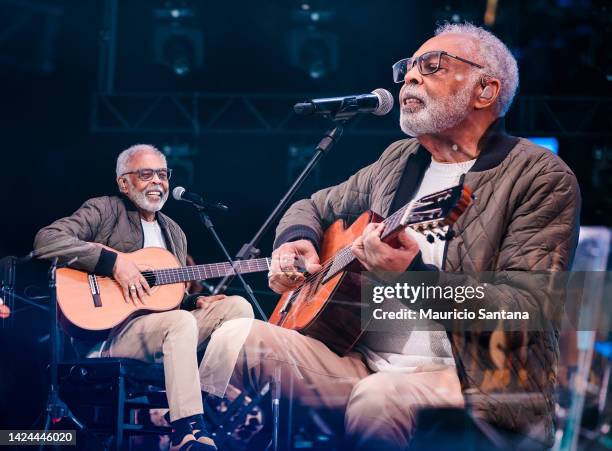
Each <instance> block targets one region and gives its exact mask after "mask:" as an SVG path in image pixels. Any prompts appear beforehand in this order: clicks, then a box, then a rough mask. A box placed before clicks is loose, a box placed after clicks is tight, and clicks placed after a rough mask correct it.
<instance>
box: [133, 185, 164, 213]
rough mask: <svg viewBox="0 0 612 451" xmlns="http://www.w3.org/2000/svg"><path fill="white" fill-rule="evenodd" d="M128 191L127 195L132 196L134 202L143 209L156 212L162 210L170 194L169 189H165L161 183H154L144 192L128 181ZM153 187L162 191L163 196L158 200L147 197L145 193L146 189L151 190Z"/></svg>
mask: <svg viewBox="0 0 612 451" xmlns="http://www.w3.org/2000/svg"><path fill="white" fill-rule="evenodd" d="M127 185H128V192H127V196H128V197H129V198H130V200H131V201H132V202H134V203H135V204H136V206H137V207H139V208H140V209H141V210H144V211H148V212H149V213H155V212H157V211H159V210H161V209H162V208H163V206H164V204H165V203H166V201H167V200H168V195H169V194H170V193H169V192H168V191H164V188H163V187H162V186H161V185H152V186H150V187H147V188H146V189H145V191H144V192H142V191H138V190H137V189H136V188H135V187H134V185H132V183H131V182H130V181H129V179H128V181H127ZM153 188H156V189H159V190H160V191H161V192H162V196H161V198H160V200H159V201H158V202H154V201H151V200H149V199H147V196H146V194H145V192H146V191H149V190H151V189H153Z"/></svg>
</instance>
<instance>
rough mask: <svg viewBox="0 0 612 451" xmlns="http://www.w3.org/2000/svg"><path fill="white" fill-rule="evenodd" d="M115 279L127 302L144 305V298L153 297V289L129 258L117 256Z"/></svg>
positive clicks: (114, 268) (114, 269) (114, 271)
mask: <svg viewBox="0 0 612 451" xmlns="http://www.w3.org/2000/svg"><path fill="white" fill-rule="evenodd" d="M113 278H114V279H115V280H116V281H117V283H118V284H119V285H120V286H121V289H122V290H123V297H124V298H125V302H127V303H129V302H132V303H133V304H134V305H137V304H138V302H140V303H142V304H144V303H145V302H144V297H145V293H146V295H151V288H150V287H149V284H148V283H147V281H146V279H145V278H144V277H143V275H142V274H141V273H140V270H139V269H138V266H136V264H135V263H134V262H133V261H131V260H129V259H128V258H127V257H125V256H123V255H121V254H117V260H115V266H114V267H113Z"/></svg>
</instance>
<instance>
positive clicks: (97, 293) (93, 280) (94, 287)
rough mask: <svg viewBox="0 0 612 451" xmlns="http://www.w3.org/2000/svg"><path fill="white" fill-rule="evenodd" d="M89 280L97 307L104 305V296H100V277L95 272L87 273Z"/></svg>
mask: <svg viewBox="0 0 612 451" xmlns="http://www.w3.org/2000/svg"><path fill="white" fill-rule="evenodd" d="M87 280H88V282H89V290H90V291H91V297H92V298H93V303H94V306H95V307H102V298H100V287H99V286H98V279H97V278H96V276H95V274H87Z"/></svg>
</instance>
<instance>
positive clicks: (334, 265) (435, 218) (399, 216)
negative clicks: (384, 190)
mask: <svg viewBox="0 0 612 451" xmlns="http://www.w3.org/2000/svg"><path fill="white" fill-rule="evenodd" d="M461 192H462V186H461V185H460V186H457V187H454V188H450V189H446V190H442V191H439V192H437V193H433V194H430V195H428V196H425V197H422V198H421V199H419V200H417V201H413V202H409V203H407V204H406V205H404V206H403V207H402V208H400V209H399V210H397V211H396V212H395V213H393V214H392V215H390V216H389V217H388V218H387V219H385V220H384V221H383V222H382V223H383V224H385V230H384V232H383V233H382V235H381V237H380V238H381V240H383V241H384V240H385V239H386V238H388V237H389V236H391V235H392V234H394V233H395V232H397V230H398V229H401V228H403V227H412V228H414V229H417V230H418V228H419V227H423V228H425V227H427V226H428V225H431V224H432V223H436V222H439V221H440V220H443V219H445V216H446V215H447V213H448V211H449V210H450V207H452V205H453V204H454V202H453V201H452V199H453V196H457V194H458V193H461ZM470 195H471V192H470ZM449 201H450V202H451V205H450V206H449V205H447V206H445V204H448V202H449ZM355 259H356V257H355V255H354V254H353V252H352V251H351V248H350V247H345V248H344V249H341V250H340V251H338V252H337V253H336V255H335V256H334V258H333V259H332V261H331V263H330V264H329V269H328V270H327V271H326V274H325V276H324V277H323V283H325V282H327V281H328V280H329V279H331V278H332V277H333V276H335V275H336V274H338V273H339V272H340V271H342V270H343V269H344V268H346V267H347V266H348V265H350V264H351V263H352V262H353V261H355Z"/></svg>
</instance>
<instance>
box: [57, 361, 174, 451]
mask: <svg viewBox="0 0 612 451" xmlns="http://www.w3.org/2000/svg"><path fill="white" fill-rule="evenodd" d="M58 379H59V386H60V396H61V397H62V399H63V400H64V401H65V402H66V403H67V404H68V405H69V406H70V408H71V410H72V411H73V413H74V414H75V415H76V416H77V417H78V418H79V420H81V421H83V422H84V423H85V425H86V427H87V430H88V431H89V432H91V433H94V434H96V435H107V436H110V437H114V444H112V445H111V447H112V448H113V449H117V450H119V449H122V446H123V445H124V440H125V439H126V437H129V436H132V435H144V434H157V435H164V434H168V433H169V432H170V428H168V427H160V426H155V425H153V424H147V423H146V422H143V421H142V418H139V416H138V411H139V410H148V409H155V408H167V407H168V401H167V399H166V393H165V391H164V386H165V385H164V370H163V365H161V364H151V363H145V362H141V361H139V360H134V359H126V358H94V359H78V360H72V361H64V362H62V363H60V364H59V366H58ZM130 445H131V442H130V443H128V448H131V446H130Z"/></svg>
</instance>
